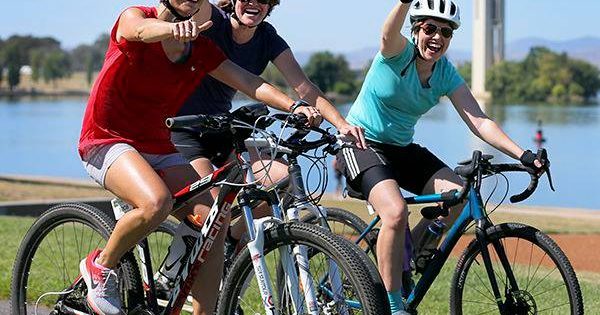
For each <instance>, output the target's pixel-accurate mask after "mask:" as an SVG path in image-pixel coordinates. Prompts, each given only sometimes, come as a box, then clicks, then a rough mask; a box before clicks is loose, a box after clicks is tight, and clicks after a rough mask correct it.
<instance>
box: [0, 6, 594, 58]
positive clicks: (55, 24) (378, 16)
mask: <svg viewBox="0 0 600 315" xmlns="http://www.w3.org/2000/svg"><path fill="white" fill-rule="evenodd" d="M397 1H398V0H367V1H357V0H282V5H281V6H280V7H278V8H277V9H276V10H275V11H274V12H273V15H272V16H271V17H270V18H269V20H270V21H271V22H272V23H273V24H274V25H275V26H276V27H277V29H278V30H279V33H280V34H281V35H282V36H283V37H284V38H285V39H286V40H287V41H288V42H289V44H290V46H292V48H293V49H294V50H295V51H315V50H331V51H334V52H345V51H350V50H355V49H361V48H364V47H372V46H376V45H377V44H378V38H379V31H380V29H381V25H382V24H383V21H384V19H385V17H386V15H387V13H388V12H389V10H390V9H391V8H392V7H393V6H394V4H395V3H397ZM455 1H457V3H458V4H459V6H460V7H461V12H462V20H463V26H462V27H461V29H460V30H459V31H458V33H456V35H455V38H454V40H453V44H452V45H453V47H454V48H457V49H463V50H470V46H471V36H472V34H471V33H472V28H471V27H472V21H471V17H472V10H473V7H472V5H473V4H472V1H473V0H455ZM156 3H158V0H151V1H149V0H80V1H74V0H53V1H49V0H19V1H4V3H3V5H2V10H3V12H4V14H3V16H2V22H1V23H0V37H1V38H4V39H5V38H6V37H8V36H10V35H13V34H20V35H26V34H32V35H35V36H52V37H54V38H56V39H58V40H59V41H60V42H61V43H62V44H63V47H65V48H73V47H75V46H77V45H78V44H80V43H91V42H93V41H94V39H96V38H97V37H98V35H99V34H101V33H102V32H108V31H109V29H110V28H111V26H112V24H113V22H114V20H115V18H116V17H117V15H118V14H119V12H120V11H121V10H122V9H123V8H125V7H127V6H129V5H133V4H142V5H155V4H156ZM598 12H600V1H598V0H577V1H558V0H506V13H507V16H506V24H507V25H506V26H507V34H506V39H507V41H509V42H510V41H512V40H515V39H520V38H524V37H532V36H533V37H541V38H546V39H550V40H565V39H573V38H577V37H582V36H595V35H596V34H597V31H596V30H597V29H598V25H597V23H598ZM575 22H576V23H575Z"/></svg>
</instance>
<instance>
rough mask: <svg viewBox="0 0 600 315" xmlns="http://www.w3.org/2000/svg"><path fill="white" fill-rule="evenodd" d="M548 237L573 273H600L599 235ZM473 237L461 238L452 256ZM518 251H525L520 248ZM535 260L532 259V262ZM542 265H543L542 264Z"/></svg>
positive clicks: (461, 249) (513, 245)
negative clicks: (556, 245) (562, 252)
mask: <svg viewBox="0 0 600 315" xmlns="http://www.w3.org/2000/svg"><path fill="white" fill-rule="evenodd" d="M550 237H551V238H552V239H553V240H554V241H555V242H556V243H557V244H558V246H559V247H560V248H561V249H562V250H563V251H564V252H565V254H566V255H567V257H568V258H569V261H570V262H571V265H573V268H574V269H575V271H576V272H577V271H590V272H596V273H600V252H599V251H598V250H597V249H596V248H597V245H598V244H600V234H585V235H582V234H551V235H550ZM472 239H473V236H469V235H466V236H464V237H462V238H461V239H460V240H459V242H458V244H456V247H455V248H454V250H453V251H452V255H453V256H459V255H460V254H461V253H462V252H463V250H464V249H465V247H466V246H467V245H468V244H469V242H470V241H471V240H472ZM509 247H513V248H511V249H509V251H510V250H512V251H513V252H514V248H515V247H516V246H515V244H509ZM520 250H526V249H525V248H521V249H520ZM526 256H527V255H521V254H519V255H517V257H526ZM536 258H539V257H533V259H534V261H535V259H536ZM542 264H544V263H542Z"/></svg>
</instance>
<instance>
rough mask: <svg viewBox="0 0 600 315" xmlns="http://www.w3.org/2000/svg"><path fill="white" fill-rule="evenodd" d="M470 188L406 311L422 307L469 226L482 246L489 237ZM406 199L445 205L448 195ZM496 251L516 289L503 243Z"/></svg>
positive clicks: (477, 195) (484, 251) (485, 256)
mask: <svg viewBox="0 0 600 315" xmlns="http://www.w3.org/2000/svg"><path fill="white" fill-rule="evenodd" d="M468 189H469V190H468V194H467V197H466V198H465V201H466V202H465V205H464V207H463V209H462V211H461V213H460V215H459V217H458V218H457V220H456V221H455V222H454V224H452V226H451V227H450V230H449V231H448V233H447V235H446V237H445V238H444V240H443V242H442V243H441V244H440V246H439V247H438V250H437V251H436V252H435V254H434V255H433V257H432V258H431V260H430V261H429V262H428V264H427V266H426V268H425V270H424V272H423V274H422V276H421V278H420V279H419V281H418V282H417V283H416V284H415V287H414V288H413V290H412V292H410V294H409V296H408V298H407V300H406V306H407V309H409V310H415V309H416V308H417V307H418V306H419V304H420V303H421V301H422V300H423V297H424V296H425V294H426V293H427V291H428V290H429V288H430V287H431V285H432V284H433V282H434V281H435V279H436V277H437V276H438V275H439V273H440V271H441V269H442V267H443V266H444V264H445V263H446V260H447V259H448V257H449V256H450V253H451V252H452V250H453V249H454V246H456V244H457V242H458V240H459V239H460V237H461V236H462V235H463V234H464V232H465V229H466V228H467V226H468V225H469V224H470V223H471V222H473V221H475V222H476V227H477V228H476V233H475V235H476V238H477V240H478V241H480V243H481V244H483V243H482V241H483V240H484V239H485V237H486V234H485V230H486V229H487V228H488V227H491V226H492V225H493V224H492V222H491V221H490V220H489V218H488V217H487V215H486V213H485V210H484V208H483V202H482V199H481V195H480V193H479V192H478V191H477V190H476V189H475V188H474V187H473V186H472V185H471V186H469V188H468ZM459 195H460V193H459V192H456V193H455V194H454V198H458V197H459ZM405 200H406V203H407V204H409V205H410V204H426V203H435V202H442V201H445V200H448V196H447V195H443V194H431V195H421V196H414V197H408V198H406V199H405ZM379 221H380V217H379V216H376V217H375V218H374V219H373V220H372V221H371V222H370V223H369V225H368V227H367V228H366V229H365V231H363V232H362V233H361V235H360V236H359V237H358V239H357V240H356V241H355V243H357V244H358V243H359V242H360V241H362V240H363V239H364V238H365V237H366V235H367V234H368V233H369V232H371V231H372V229H373V228H374V227H375V225H376V224H377V223H378V222H379ZM494 248H495V250H496V252H497V254H498V257H499V259H500V261H501V263H502V265H503V267H504V268H505V270H506V271H507V275H508V277H509V281H510V283H511V286H512V287H513V289H517V288H518V285H517V283H516V281H515V279H514V276H513V274H512V271H511V268H510V266H509V264H508V259H507V257H506V254H505V252H504V249H503V248H502V244H500V243H497V244H494ZM481 250H482V256H483V261H484V264H485V267H486V271H487V274H488V277H489V279H490V281H491V283H492V288H493V291H494V292H493V293H494V295H495V297H496V300H497V301H499V302H497V303H498V305H499V307H500V308H501V309H502V308H503V306H502V303H501V299H500V291H499V289H498V284H497V282H496V278H495V275H494V271H493V270H492V269H491V268H492V262H491V258H490V255H489V251H488V249H487V247H486V246H482V248H481Z"/></svg>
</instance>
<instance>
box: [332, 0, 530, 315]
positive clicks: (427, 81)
mask: <svg viewBox="0 0 600 315" xmlns="http://www.w3.org/2000/svg"><path fill="white" fill-rule="evenodd" d="M411 2H412V1H411V0H401V2H400V3H398V4H397V5H396V6H395V7H394V8H393V9H392V11H391V12H390V14H389V15H388V17H387V19H386V21H385V24H384V27H383V34H382V39H381V47H380V49H381V50H380V52H379V53H378V54H377V55H376V56H375V58H374V60H373V63H372V65H371V68H370V69H369V72H368V74H367V76H366V78H365V82H364V83H363V86H362V89H361V92H360V94H359V96H358V98H357V100H356V101H355V103H354V105H353V106H352V108H351V109H350V112H349V114H348V117H347V120H348V122H350V123H351V124H354V125H357V126H360V127H363V128H364V130H365V136H366V138H367V140H368V144H369V148H368V149H367V150H359V149H344V150H343V152H341V153H340V154H339V155H338V157H337V158H338V163H339V165H340V167H341V168H342V169H343V172H344V175H345V176H346V179H347V183H348V188H349V189H350V190H355V191H360V192H362V194H363V195H364V196H365V197H366V198H367V200H368V201H369V202H370V203H371V205H372V206H373V207H374V208H375V210H376V211H377V213H378V214H379V215H380V217H381V220H382V227H381V231H380V232H379V238H378V242H377V256H378V267H379V271H380V273H381V276H382V278H383V281H384V283H385V286H386V289H387V291H388V295H389V297H390V304H391V306H392V313H393V314H394V315H396V314H406V313H405V312H404V311H403V309H404V305H403V302H402V298H401V295H400V289H401V283H402V261H403V257H402V256H403V250H401V249H402V248H404V236H405V228H406V226H407V222H408V208H407V205H406V202H405V200H404V198H403V197H402V194H401V192H400V189H399V187H401V188H404V189H406V190H408V191H410V192H412V193H414V194H432V193H440V192H443V191H449V190H452V189H460V188H461V186H462V181H461V179H460V178H459V177H458V175H456V174H455V173H454V172H453V171H452V170H451V169H450V168H449V167H448V166H446V165H445V164H444V163H443V162H442V161H441V160H440V159H438V158H437V157H436V156H435V155H433V154H432V153H431V152H429V150H427V149H426V148H423V147H421V146H419V145H417V144H415V143H413V134H414V126H415V124H416V123H417V121H418V120H419V118H421V116H422V115H423V114H425V113H426V112H427V111H429V110H430V109H431V108H432V107H433V106H435V105H436V104H438V103H439V99H440V97H442V96H447V97H449V98H450V101H451V102H452V104H453V105H454V107H455V109H456V111H457V112H458V114H459V115H460V117H461V118H462V119H463V120H464V122H465V123H466V124H467V126H468V127H469V129H470V130H471V131H472V132H473V133H474V134H475V135H477V136H478V137H479V138H481V139H482V140H484V141H485V142H487V143H489V144H490V145H492V146H493V147H495V148H496V149H498V150H500V151H502V152H503V153H505V154H507V155H508V156H510V157H512V158H515V159H520V160H521V161H528V162H529V163H528V164H532V163H534V159H535V158H534V155H533V153H531V151H524V150H523V149H521V148H520V147H519V146H518V145H517V144H516V143H515V142H513V141H512V140H511V139H510V138H509V137H508V136H507V135H506V134H505V133H504V132H503V131H502V129H500V127H499V126H498V125H497V124H496V123H495V122H493V121H492V120H491V119H489V118H488V117H487V116H486V115H485V114H484V113H483V112H482V110H481V108H480V107H479V104H478V103H477V101H476V100H475V98H474V97H473V95H472V93H471V91H470V90H469V88H468V86H467V85H466V84H465V82H464V80H463V79H462V78H461V76H460V75H459V74H458V72H457V71H456V69H455V68H454V66H453V65H452V64H451V63H450V62H449V61H448V59H447V58H446V56H445V55H444V54H445V52H446V50H447V49H448V46H449V45H450V42H451V40H452V35H453V32H454V31H455V30H456V29H458V27H459V26H460V16H459V8H458V6H457V5H456V3H455V2H454V1H452V0H445V1H444V0H429V1H428V0H417V1H415V2H414V3H412V4H411ZM409 10H410V22H411V25H412V27H411V35H412V41H409V40H408V39H407V38H406V37H404V36H402V35H401V34H400V28H401V27H402V25H403V23H404V20H405V18H406V15H407V13H408V12H409ZM442 134H443V133H442V132H440V135H442ZM535 164H536V165H537V166H538V167H539V166H541V165H540V164H539V162H537V161H535ZM459 208H460V206H456V207H455V208H453V209H451V211H450V216H449V217H448V218H445V219H444V221H445V223H446V224H450V223H451V222H453V221H454V220H455V219H456V217H457V216H458V214H459V212H460V209H459ZM428 224H429V222H425V219H424V220H422V221H421V222H420V223H419V224H418V225H417V226H416V227H415V229H413V233H414V234H413V238H414V239H415V240H418V238H419V237H420V236H422V234H423V231H424V228H425V227H426V226H427V225H428ZM416 243H417V244H418V241H417V242H416Z"/></svg>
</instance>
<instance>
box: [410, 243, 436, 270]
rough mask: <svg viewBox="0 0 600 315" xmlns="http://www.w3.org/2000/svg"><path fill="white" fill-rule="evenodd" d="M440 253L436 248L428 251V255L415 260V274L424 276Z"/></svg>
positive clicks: (425, 254) (422, 255)
mask: <svg viewBox="0 0 600 315" xmlns="http://www.w3.org/2000/svg"><path fill="white" fill-rule="evenodd" d="M438 253H439V250H438V249H437V248H436V249H434V250H432V251H428V252H426V253H422V254H420V255H419V256H418V257H416V258H415V272H416V273H420V274H423V272H424V271H425V269H427V266H428V265H429V262H430V261H431V259H432V258H433V257H434V256H435V255H437V254H438Z"/></svg>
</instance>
